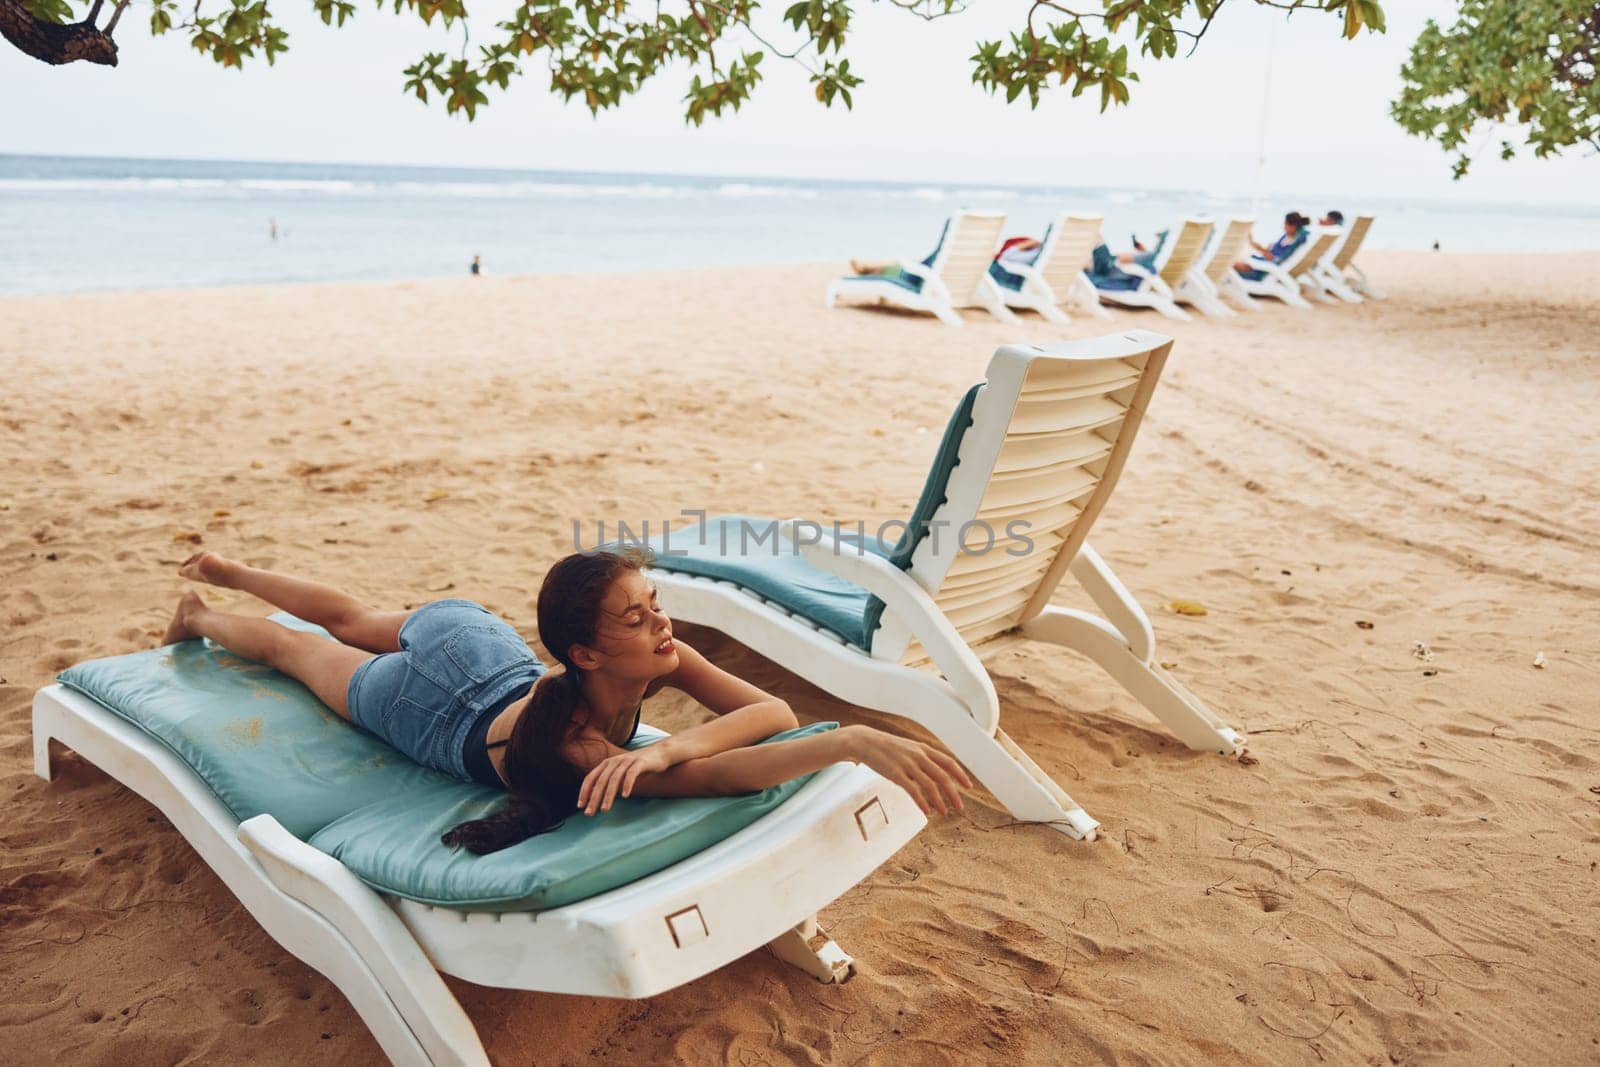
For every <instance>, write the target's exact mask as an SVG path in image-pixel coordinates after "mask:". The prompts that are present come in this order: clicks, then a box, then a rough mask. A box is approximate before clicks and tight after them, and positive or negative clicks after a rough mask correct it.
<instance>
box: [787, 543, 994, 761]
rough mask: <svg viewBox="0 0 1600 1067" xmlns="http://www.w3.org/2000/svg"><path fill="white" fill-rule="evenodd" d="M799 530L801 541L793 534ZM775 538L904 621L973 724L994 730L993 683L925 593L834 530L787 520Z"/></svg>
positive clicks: (964, 642) (896, 571) (976, 658)
mask: <svg viewBox="0 0 1600 1067" xmlns="http://www.w3.org/2000/svg"><path fill="white" fill-rule="evenodd" d="M802 524H803V525H804V530H803V533H804V534H805V536H804V537H802V536H800V535H801V533H802V531H801V530H800V529H798V528H797V527H799V526H801V525H802ZM779 532H780V535H781V536H782V537H783V538H785V539H786V540H788V541H789V542H790V543H791V544H793V545H794V546H795V547H796V549H797V550H798V551H799V553H800V555H801V558H803V559H804V560H805V561H806V562H807V563H809V564H811V565H812V566H813V567H815V568H817V569H818V570H820V571H826V572H827V573H829V574H832V575H834V576H836V577H839V578H843V579H844V580H845V581H847V582H854V583H855V584H856V585H859V586H861V588H863V589H865V590H866V591H867V592H869V593H871V594H872V595H873V596H875V597H877V598H878V599H879V600H881V601H883V603H884V606H885V608H886V609H887V610H889V611H891V612H893V613H894V614H895V615H896V616H898V617H899V618H900V619H902V620H904V621H905V623H906V625H907V626H908V627H909V628H910V630H911V633H912V635H913V636H914V637H916V639H917V640H918V641H920V642H921V643H922V647H923V648H925V649H927V651H928V655H929V656H930V657H931V658H932V659H933V662H934V664H935V665H937V666H938V668H939V670H940V671H941V672H942V673H943V674H944V676H945V678H946V679H947V680H948V681H949V682H950V685H951V687H952V688H953V689H955V691H956V695H957V696H959V697H960V698H961V700H962V702H963V703H965V704H966V706H967V707H968V708H969V709H970V710H971V711H972V713H973V718H975V719H977V720H978V723H979V725H981V726H982V727H983V728H984V729H985V730H988V731H991V732H992V731H993V730H994V729H995V727H996V726H997V725H998V724H999V720H1000V699H999V697H998V696H996V695H995V691H994V682H992V681H991V680H990V678H989V672H988V671H986V670H984V669H983V663H982V662H981V661H980V660H979V659H978V657H977V655H975V654H974V653H973V651H972V649H971V648H970V647H968V645H967V643H966V641H965V640H963V639H962V637H961V634H960V633H958V632H957V631H956V628H955V627H954V626H952V625H951V624H950V620H949V619H947V618H945V614H944V612H942V611H940V610H939V605H938V604H936V603H934V600H933V597H931V596H929V595H928V591H927V590H926V589H923V588H922V586H920V585H918V584H917V583H916V582H915V581H914V580H912V578H911V576H910V575H908V574H907V573H906V572H905V571H903V570H901V569H900V568H899V567H896V566H895V565H894V564H893V563H890V562H889V561H888V560H886V559H884V558H883V557H882V556H879V555H877V554H875V553H872V552H868V551H866V550H864V549H862V548H861V547H860V546H859V545H857V544H855V543H854V542H851V541H845V540H842V539H840V538H839V537H838V536H837V535H836V534H835V532H834V531H833V530H831V529H828V528H827V527H823V526H820V525H819V524H817V523H814V522H810V521H808V520H805V519H789V520H788V521H786V522H784V523H782V524H781V527H780V530H779ZM813 534H815V536H812V535H813Z"/></svg>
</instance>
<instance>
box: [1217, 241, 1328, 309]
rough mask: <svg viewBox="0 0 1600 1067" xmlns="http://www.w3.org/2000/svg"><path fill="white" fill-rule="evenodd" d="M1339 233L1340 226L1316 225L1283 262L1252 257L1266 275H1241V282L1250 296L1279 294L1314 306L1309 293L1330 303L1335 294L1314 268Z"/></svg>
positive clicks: (1303, 306) (1253, 264) (1303, 305)
mask: <svg viewBox="0 0 1600 1067" xmlns="http://www.w3.org/2000/svg"><path fill="white" fill-rule="evenodd" d="M1338 237H1339V232H1338V231H1337V230H1323V229H1316V230H1313V231H1312V232H1311V236H1310V237H1308V238H1306V241H1305V243H1304V244H1302V245H1301V246H1300V247H1299V248H1297V249H1295V250H1294V252H1293V253H1291V254H1290V256H1289V258H1288V259H1285V260H1284V261H1283V262H1282V263H1271V262H1268V261H1267V260H1265V259H1259V258H1252V259H1251V260H1250V261H1249V262H1250V266H1251V267H1253V268H1254V269H1256V270H1259V271H1261V272H1262V273H1263V274H1264V275H1265V277H1263V278H1246V277H1244V276H1243V275H1239V285H1240V287H1241V288H1242V289H1243V290H1244V291H1245V292H1246V293H1249V294H1250V295H1251V296H1271V297H1276V298H1277V299H1279V300H1282V301H1283V302H1284V303H1285V304H1288V305H1289V306H1291V307H1297V308H1300V309H1302V310H1305V311H1309V310H1310V309H1311V304H1310V302H1309V301H1307V300H1306V296H1310V297H1311V298H1312V299H1313V300H1319V301H1321V302H1322V303H1324V304H1331V303H1333V298H1332V297H1330V296H1329V295H1328V294H1327V292H1326V290H1325V289H1324V288H1323V285H1322V282H1321V281H1319V280H1318V279H1317V276H1316V275H1315V273H1313V271H1312V268H1313V267H1315V266H1316V265H1317V264H1318V263H1320V262H1321V261H1322V257H1323V256H1325V255H1327V254H1328V249H1330V248H1332V247H1333V242H1334V241H1336V240H1338ZM1234 273H1236V274H1237V273H1238V272H1237V271H1235V272H1234ZM1302 290H1304V291H1305V296H1303V295H1301V291H1302Z"/></svg>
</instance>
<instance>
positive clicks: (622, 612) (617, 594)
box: [593, 571, 678, 682]
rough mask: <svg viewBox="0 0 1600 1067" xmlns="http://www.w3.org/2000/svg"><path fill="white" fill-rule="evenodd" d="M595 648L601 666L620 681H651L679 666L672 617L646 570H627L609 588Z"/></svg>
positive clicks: (602, 605)
mask: <svg viewBox="0 0 1600 1067" xmlns="http://www.w3.org/2000/svg"><path fill="white" fill-rule="evenodd" d="M593 647H594V649H595V651H596V652H599V653H600V655H601V660H602V665H601V668H600V669H601V670H603V671H605V672H606V673H607V674H610V675H612V676H614V677H617V678H618V679H621V680H626V681H630V682H648V681H650V680H651V679H654V678H659V677H661V676H662V675H664V674H671V673H672V672H673V671H674V670H676V669H677V668H678V646H677V645H675V644H673V641H672V620H671V619H669V618H667V616H666V614H665V613H664V612H663V611H662V610H661V601H660V599H659V597H658V596H657V595H656V589H655V586H654V585H652V584H651V583H650V580H649V579H648V578H646V577H645V576H644V574H643V572H641V571H627V572H626V573H624V574H623V575H622V576H621V577H619V578H618V579H617V580H616V581H614V582H612V583H611V588H610V589H608V590H606V595H605V596H604V597H602V598H601V600H600V625H599V627H598V629H597V630H596V632H595V640H594V646H593Z"/></svg>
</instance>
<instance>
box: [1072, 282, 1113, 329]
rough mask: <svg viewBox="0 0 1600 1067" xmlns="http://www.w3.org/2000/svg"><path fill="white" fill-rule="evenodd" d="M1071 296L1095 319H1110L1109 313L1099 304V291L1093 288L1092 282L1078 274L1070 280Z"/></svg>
mask: <svg viewBox="0 0 1600 1067" xmlns="http://www.w3.org/2000/svg"><path fill="white" fill-rule="evenodd" d="M1072 296H1073V299H1074V300H1076V301H1077V303H1078V306H1079V307H1081V308H1082V309H1083V310H1085V311H1087V312H1088V313H1089V314H1091V315H1093V316H1094V317H1095V318H1097V319H1109V318H1111V312H1109V311H1107V310H1106V307H1105V305H1104V304H1102V303H1100V291H1099V290H1098V289H1096V288H1095V287H1094V282H1091V281H1090V280H1089V279H1088V278H1086V277H1084V276H1083V275H1082V274H1079V275H1078V276H1077V277H1076V278H1074V279H1072Z"/></svg>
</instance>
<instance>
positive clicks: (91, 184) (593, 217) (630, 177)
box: [0, 155, 1600, 295]
mask: <svg viewBox="0 0 1600 1067" xmlns="http://www.w3.org/2000/svg"><path fill="white" fill-rule="evenodd" d="M962 207H970V208H979V209H994V210H1005V211H1007V212H1008V214H1009V218H1008V222H1007V233H1008V234H1023V233H1031V234H1038V233H1039V232H1040V231H1041V230H1042V229H1043V227H1044V225H1045V224H1046V223H1047V222H1048V221H1049V220H1050V218H1052V217H1053V216H1055V215H1057V214H1059V213H1060V212H1062V211H1067V210H1071V211H1091V212H1099V213H1100V214H1102V215H1103V216H1104V217H1105V220H1106V221H1105V233H1106V236H1107V238H1108V239H1109V241H1110V242H1111V244H1112V246H1113V247H1116V248H1121V247H1125V246H1126V244H1127V242H1128V239H1129V235H1130V234H1133V233H1139V234H1143V235H1149V234H1151V233H1153V232H1154V231H1155V230H1157V229H1159V228H1162V227H1165V226H1167V225H1169V224H1170V223H1171V222H1172V221H1173V220H1174V219H1177V218H1180V217H1182V216H1184V215H1187V214H1195V213H1204V214H1211V215H1215V216H1218V217H1225V216H1228V215H1233V214H1242V213H1248V211H1249V209H1250V207H1251V205H1250V202H1249V198H1248V197H1247V196H1246V197H1239V196H1235V195H1229V194H1219V193H1217V192H1208V191H1204V190H1124V189H1106V188H1093V187H1066V186H1062V187H1059V188H1042V187H1036V186H1027V185H1021V184H1011V183H997V184H994V185H989V186H974V185H950V184H940V183H928V184H893V183H867V182H849V181H818V180H792V181H791V180H780V179H769V178H759V179H758V178H720V177H684V176H666V175H653V174H586V173H573V172H556V171H513V170H468V169H445V168H422V167H383V166H346V165H332V164H305V163H233V162H214V161H211V162H207V161H182V160H146V159H99V158H86V157H54V156H15V155H12V156H7V155H0V295H5V294H21V293H46V292H71V291H80V290H95V289H148V288H172V287H184V286H201V285H241V284H243V285H249V284H262V283H279V282H317V281H357V280H365V281H370V280H383V279H399V278H429V277H442V276H450V275H460V274H463V273H465V272H466V270H467V265H468V264H469V263H470V262H471V259H472V257H473V255H475V254H476V255H481V256H482V258H483V265H484V269H485V271H486V272H490V273H501V274H505V273H522V272H530V271H629V270H657V269H674V268H682V267H701V266H728V265H739V264H763V263H800V262H817V261H824V260H833V261H838V262H840V263H841V264H842V263H843V261H844V260H845V259H846V258H848V257H850V256H860V257H867V258H873V257H881V258H893V257H904V256H912V257H916V256H921V255H922V254H924V253H925V252H927V251H928V250H929V248H930V247H931V246H932V244H933V242H934V241H935V240H936V238H937V236H938V230H939V225H940V222H941V220H942V218H943V217H944V216H945V215H946V214H948V213H949V212H951V211H953V210H956V209H958V208H962ZM1332 207H1338V208H1341V209H1343V210H1344V211H1345V212H1346V213H1347V214H1348V213H1350V212H1351V211H1352V210H1354V209H1356V208H1361V209H1370V210H1373V211H1375V212H1377V213H1378V216H1379V218H1378V222H1377V224H1376V225H1375V226H1374V228H1373V231H1372V234H1371V237H1370V238H1369V241H1370V245H1371V247H1389V248H1427V247H1430V246H1431V245H1432V244H1433V242H1434V241H1439V242H1440V243H1441V245H1442V246H1443V247H1444V248H1445V249H1447V250H1468V249H1471V250H1484V249H1505V250H1513V249H1514V250H1557V249H1573V248H1600V207H1581V206H1560V205H1532V204H1530V205H1527V206H1507V205H1467V204H1457V203H1451V204H1443V203H1428V202H1423V201H1416V200H1382V199H1366V200H1363V201H1361V202H1359V203H1356V202H1347V203H1340V202H1336V201H1334V200H1332V199H1330V198H1329V197H1326V196H1301V197H1298V198H1293V199H1291V198H1287V197H1272V198H1268V199H1267V200H1265V201H1264V202H1263V204H1262V209H1261V211H1260V212H1259V213H1258V217H1260V218H1261V219H1262V220H1263V221H1262V223H1261V224H1260V225H1259V227H1258V231H1259V232H1260V234H1261V235H1263V236H1268V235H1270V234H1271V233H1272V232H1274V231H1275V230H1276V223H1275V221H1274V220H1276V219H1278V218H1281V217H1282V214H1283V212H1284V211H1286V210H1289V209H1291V208H1293V209H1297V210H1301V211H1305V212H1306V213H1308V214H1312V215H1317V214H1320V213H1321V212H1322V211H1324V210H1326V209H1328V208H1332ZM273 222H275V223H276V226H277V236H276V238H274V237H272V236H271V233H270V226H271V224H272V223H273Z"/></svg>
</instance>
